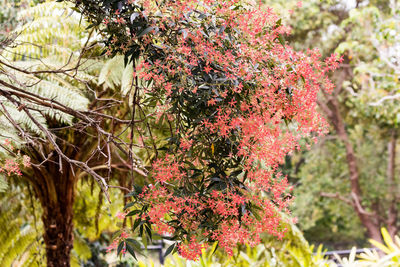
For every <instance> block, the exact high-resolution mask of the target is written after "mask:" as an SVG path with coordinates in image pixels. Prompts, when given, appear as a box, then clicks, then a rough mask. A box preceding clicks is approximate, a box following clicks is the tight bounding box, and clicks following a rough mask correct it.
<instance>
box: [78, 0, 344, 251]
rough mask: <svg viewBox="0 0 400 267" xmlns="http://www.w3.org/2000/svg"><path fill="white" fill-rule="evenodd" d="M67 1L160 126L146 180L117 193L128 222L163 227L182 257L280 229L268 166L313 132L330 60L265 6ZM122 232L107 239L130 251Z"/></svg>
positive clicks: (280, 181)
mask: <svg viewBox="0 0 400 267" xmlns="http://www.w3.org/2000/svg"><path fill="white" fill-rule="evenodd" d="M77 6H78V7H80V8H81V11H82V12H83V13H84V14H86V15H87V16H88V17H89V19H91V20H92V21H93V23H94V24H93V26H100V28H101V29H102V32H103V34H104V37H105V38H106V41H105V43H106V47H107V50H106V51H105V53H106V54H107V55H114V54H116V53H123V54H124V55H125V62H126V63H128V62H131V64H133V68H134V71H133V75H134V77H135V79H134V82H133V84H132V88H131V95H132V106H133V113H134V114H135V112H137V113H140V112H143V107H144V106H146V104H147V103H153V104H154V105H155V110H156V114H157V118H156V120H157V123H158V125H159V127H163V126H166V127H167V128H168V130H169V132H168V139H167V140H168V142H167V143H164V145H162V146H160V147H156V146H155V147H154V149H155V150H156V153H155V158H154V159H152V166H151V174H150V176H151V177H150V176H149V179H150V184H145V185H144V186H139V185H137V186H135V189H134V190H133V191H132V192H131V193H130V194H128V196H129V197H132V198H133V202H131V203H130V204H128V205H127V208H129V209H131V211H130V212H129V213H125V214H124V215H126V216H136V217H135V218H136V220H135V223H134V226H133V230H135V229H139V232H140V233H141V234H143V232H145V231H147V232H148V233H149V235H151V229H153V230H155V231H156V232H157V233H159V234H163V235H169V236H171V237H170V239H172V240H176V243H174V244H173V245H172V246H171V247H170V248H169V249H168V252H171V251H173V249H175V248H176V249H177V250H178V251H179V253H180V254H181V255H183V256H184V257H186V258H188V259H196V258H197V257H198V256H199V254H200V253H201V248H202V247H204V246H206V244H207V243H209V242H213V241H218V242H219V246H220V247H223V248H224V249H225V250H226V251H227V252H228V253H231V252H232V248H233V247H234V246H236V245H237V244H238V243H250V244H252V245H255V244H257V243H258V242H259V234H260V233H262V232H268V233H270V234H272V235H275V236H277V237H282V235H283V234H284V233H285V229H284V227H283V226H282V220H281V217H280V216H279V212H287V211H288V210H287V207H288V204H289V202H290V199H291V196H290V192H289V191H290V190H288V189H290V188H288V182H287V180H286V179H285V177H282V175H281V174H280V173H279V172H277V167H278V165H279V164H280V163H282V161H283V159H284V156H285V155H287V154H288V153H290V152H291V151H293V150H295V149H299V142H298V141H299V140H300V139H301V138H304V137H315V136H318V135H321V134H323V133H324V131H325V121H324V119H323V118H322V117H321V116H320V115H319V114H318V112H317V111H316V96H317V93H318V91H319V90H320V88H321V86H323V87H324V90H326V91H327V92H329V91H330V90H331V89H332V87H333V86H332V84H331V83H330V81H329V79H328V78H327V72H328V71H330V70H332V69H334V68H336V67H337V57H336V56H335V55H333V56H332V57H330V58H328V59H326V60H325V62H321V60H320V54H319V53H318V51H317V50H311V51H307V52H306V53H302V52H296V51H294V50H293V49H292V48H290V47H289V46H287V45H286V44H285V42H284V39H283V36H285V35H287V34H289V32H290V29H289V28H288V27H285V26H283V25H281V20H279V18H278V17H277V16H276V15H275V14H274V13H273V12H272V10H270V9H268V10H267V11H262V10H260V9H259V8H258V7H257V5H254V4H251V3H248V2H245V1H238V0H231V1H212V0H208V1H200V0H194V1H128V2H127V3H125V2H118V1H104V2H102V1H100V2H99V1H91V0H89V1H87V0H84V1H82V2H79V3H78V4H77ZM131 132H132V133H131V138H135V137H134V136H135V135H134V130H133V129H132V131H131ZM149 133H150V135H149V136H148V138H149V139H151V142H152V143H153V144H154V143H157V141H159V140H157V136H154V135H151V129H149ZM139 138H141V140H142V141H143V138H142V137H141V136H139ZM308 140H314V139H313V138H311V139H308ZM158 143H160V142H158ZM126 237H127V236H126V232H125V231H123V232H122V234H121V237H120V238H118V239H117V240H116V242H114V243H113V246H112V247H115V248H117V247H118V253H120V252H121V251H125V250H128V251H129V252H131V254H133V255H134V247H137V245H136V243H135V242H134V241H133V240H132V239H129V238H128V239H127V238H126Z"/></svg>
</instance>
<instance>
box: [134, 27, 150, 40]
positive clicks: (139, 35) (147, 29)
mask: <svg viewBox="0 0 400 267" xmlns="http://www.w3.org/2000/svg"><path fill="white" fill-rule="evenodd" d="M153 29H154V27H147V28H146V29H144V30H143V31H142V32H141V33H139V34H138V36H137V37H138V38H140V37H142V36H144V35H146V34H148V33H149V32H151V31H152V30H153Z"/></svg>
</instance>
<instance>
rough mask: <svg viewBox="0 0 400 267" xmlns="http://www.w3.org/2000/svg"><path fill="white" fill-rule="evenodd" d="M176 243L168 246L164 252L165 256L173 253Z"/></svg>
mask: <svg viewBox="0 0 400 267" xmlns="http://www.w3.org/2000/svg"><path fill="white" fill-rule="evenodd" d="M175 245H176V243H173V244H172V245H171V246H169V247H168V248H167V250H166V251H165V254H164V258H165V257H167V256H168V255H169V254H171V252H172V251H173V250H174V248H175Z"/></svg>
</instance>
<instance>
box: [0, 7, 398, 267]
mask: <svg viewBox="0 0 400 267" xmlns="http://www.w3.org/2000/svg"><path fill="white" fill-rule="evenodd" d="M40 2H41V1H28V0H15V1H10V0H0V3H1V7H2V8H1V10H0V39H1V40H4V38H6V36H7V35H8V34H9V33H10V32H11V31H12V30H13V29H15V28H18V27H22V24H19V23H22V22H21V21H19V20H18V19H17V18H18V16H17V14H18V13H19V12H21V11H22V13H20V14H24V12H25V14H26V12H27V11H26V10H27V8H28V7H35V6H37V5H38V4H39V3H40ZM262 4H263V8H267V6H271V7H273V8H274V10H275V11H276V12H278V13H279V14H280V15H281V16H282V17H283V21H284V23H286V24H288V25H291V27H292V30H293V34H292V35H291V36H290V37H288V38H287V41H288V42H289V44H290V45H292V46H293V47H295V48H296V49H311V48H319V49H320V51H321V54H322V55H323V56H328V55H329V54H330V53H333V52H336V53H339V54H341V55H342V56H343V57H344V65H343V73H345V75H344V78H340V79H339V78H338V77H337V76H333V77H332V78H333V79H334V81H335V82H336V81H338V82H340V86H341V87H342V88H343V89H342V90H341V91H340V92H339V93H338V94H337V96H336V97H337V99H338V103H339V104H340V107H339V109H340V112H341V115H342V117H343V120H344V123H345V129H346V132H347V134H348V137H349V142H350V143H351V145H352V147H353V149H354V152H355V154H356V156H357V164H358V166H359V168H358V169H359V172H360V186H361V188H362V190H363V192H364V194H363V198H362V204H363V205H365V206H366V207H369V210H368V212H376V214H377V216H381V217H385V216H387V214H386V213H385V212H386V210H387V207H388V205H389V204H388V203H390V201H391V199H388V192H389V191H390V190H393V189H394V190H395V191H396V192H399V187H398V182H397V181H398V180H399V177H398V175H397V173H398V172H399V169H397V170H396V176H397V178H396V179H395V181H396V182H395V184H393V183H389V182H388V179H387V168H388V167H387V166H388V149H387V145H388V142H389V137H390V133H391V132H393V131H394V132H397V131H398V127H399V123H400V113H399V112H400V110H399V109H400V105H399V101H398V99H400V82H399V76H400V1H394V0H386V1H384V0H370V1H362V0H358V1H356V0H354V1H350V0H349V1H346V0H304V1H302V3H301V4H299V3H298V1H297V0H264V1H262ZM43 5H44V7H46V5H47V7H48V8H49V9H50V7H51V6H52V5H55V3H54V2H51V1H49V2H45V3H44V4H43ZM73 19H74V18H70V19H69V20H70V22H71V23H73V22H74V20H73ZM75 19H76V18H75ZM64 22H65V21H64ZM75 23H76V21H75ZM74 27H75V26H74ZM74 29H75V30H74V31H73V32H72V31H71V32H70V34H71V35H73V34H75V35H76V38H77V39H79V38H82V36H84V35H85V34H87V33H85V29H84V27H81V25H80V24H76V27H75V28H74ZM47 34H57V33H55V32H50V33H47ZM37 36H39V35H37ZM58 37H61V36H58ZM64 37H65V36H64ZM68 45H71V47H69V49H72V50H73V49H74V47H72V46H73V42H67V43H65V46H67V47H68ZM0 49H2V48H0ZM50 54H52V55H54V54H53V53H50ZM109 61H112V59H111V60H109ZM120 61H121V60H119V61H118V62H119V63H118V62H117V61H116V60H115V59H114V61H113V62H114V63H113V64H114V65H112V66H116V65H118V64H121V66H122V62H120ZM116 62H117V63H116ZM103 64H104V65H103ZM107 64H111V63H109V62H108V63H107V62H103V63H102V66H103V75H101V73H102V68H101V66H99V67H98V68H97V69H94V70H93V72H92V73H91V74H90V75H93V76H96V75H97V76H98V77H99V79H101V81H100V82H101V83H104V84H106V86H112V85H116V86H122V84H124V83H125V84H126V81H125V82H123V81H122V80H123V77H122V74H121V75H118V74H115V73H117V72H118V70H123V67H120V68H115V67H110V65H107ZM110 69H113V70H115V72H114V74H115V75H114V76H113V74H111V73H110V71H109V70H110ZM105 73H107V74H108V75H106V74H105ZM104 76H107V77H109V78H107V77H104ZM106 80H107V81H106ZM158 134H162V131H160V132H159V133H158ZM346 153H347V152H346V147H345V145H344V143H343V142H342V140H340V138H339V137H338V135H337V133H336V132H335V129H334V128H333V127H332V129H331V131H330V133H329V134H328V135H327V136H325V137H322V138H321V140H319V142H318V143H317V144H316V145H315V146H313V147H312V148H310V149H309V150H308V151H303V152H301V153H297V154H294V155H292V156H290V157H287V160H286V163H285V164H284V165H282V166H281V168H282V172H283V173H284V174H286V175H287V176H288V177H289V180H290V182H291V183H292V184H293V185H294V196H295V200H294V204H293V216H296V217H297V218H298V224H297V226H294V225H289V233H288V234H287V235H286V237H285V238H284V240H276V239H274V238H272V237H268V236H264V237H263V240H264V243H263V244H262V245H259V246H258V247H255V248H250V247H238V248H237V251H236V252H235V256H234V257H233V258H228V257H227V256H226V255H224V254H223V253H221V252H220V251H218V250H216V251H215V252H214V248H209V250H208V251H207V252H206V253H205V254H204V255H203V257H202V258H201V260H200V261H199V262H197V263H194V262H186V261H184V260H183V259H182V258H180V257H179V256H178V255H176V254H174V255H173V256H169V257H168V258H167V261H166V264H165V266H334V265H333V263H328V262H327V261H326V259H324V257H323V252H324V251H325V250H326V249H329V250H331V249H349V248H351V247H353V246H358V247H368V246H371V244H370V243H369V242H368V238H369V237H368V235H367V232H366V230H365V228H364V227H363V224H362V222H361V221H360V219H359V217H358V216H357V215H356V213H355V211H354V209H353V207H352V206H351V205H349V204H348V203H346V201H343V199H344V200H349V199H350V197H349V195H350V193H351V187H350V186H349V168H348V162H347V157H346ZM149 157H151V156H149ZM144 158H145V156H144ZM398 161H399V159H398V157H396V158H395V162H396V163H398ZM15 180H16V179H15ZM77 187H79V190H78V191H77V192H79V193H78V195H77V199H76V202H75V206H74V213H75V214H74V220H75V221H74V224H75V228H76V229H75V241H74V251H73V253H72V255H73V257H72V261H73V262H72V264H73V265H74V266H135V265H138V266H151V265H152V264H154V265H155V266H157V265H158V263H157V260H155V259H154V260H151V259H149V258H147V259H145V258H141V261H140V262H136V261H134V260H133V259H131V258H129V257H126V258H124V259H122V261H120V260H119V259H118V258H117V257H116V256H115V255H110V254H109V255H107V254H106V251H105V250H106V249H105V248H106V246H107V245H108V244H109V243H110V240H111V236H112V234H113V233H114V232H115V231H116V230H117V229H119V227H117V223H118V222H116V219H115V214H116V213H117V212H118V211H120V210H122V207H123V205H124V198H123V195H122V194H121V193H120V192H118V191H112V192H113V193H112V194H111V196H110V197H111V199H112V204H110V205H102V203H103V202H104V197H103V196H102V194H101V193H100V190H99V188H98V186H96V185H93V184H92V183H91V182H89V181H88V180H86V179H81V180H80V182H79V183H78V185H77ZM326 195H330V196H332V195H335V196H336V197H326ZM339 196H340V197H339ZM340 198H342V199H340ZM373 207H376V210H373ZM398 208H399V202H398V201H397V202H396V209H398ZM39 209H40V205H39V204H38V203H36V202H35V200H34V198H32V195H31V189H30V188H29V187H28V186H27V185H26V184H25V183H24V182H23V181H18V180H17V181H14V180H13V181H12V183H7V184H5V183H4V182H1V179H0V229H1V232H0V240H2V242H1V244H0V266H43V263H44V262H45V260H44V257H45V255H44V248H43V240H42V238H41V235H40V233H41V232H42V231H41V227H42V225H41V220H40V218H38V216H40V215H39V214H41V212H40V210H39ZM397 220H398V219H397ZM383 222H384V220H382V223H381V225H379V226H380V227H385V225H384V223H383ZM119 223H121V222H119ZM124 223H125V224H126V223H128V224H129V222H124ZM398 223H399V222H398V221H396V225H398ZM380 227H379V228H380ZM382 238H383V242H384V244H382V245H381V249H382V250H383V251H384V253H386V257H383V256H382V255H378V254H376V253H374V252H373V251H366V252H365V254H363V255H362V256H361V257H362V260H364V263H365V262H367V263H366V264H365V265H360V266H384V265H383V264H389V265H386V266H400V265H399V257H400V256H399V255H400V248H399V247H400V243H399V239H398V237H393V236H390V235H388V234H387V232H384V230H383V232H382ZM306 240H307V241H306ZM310 244H312V246H311V245H310ZM320 244H323V246H324V249H323V248H322V247H321V246H319V245H320ZM372 245H375V246H378V247H379V246H380V245H379V244H377V243H373V244H372ZM385 248H386V249H385ZM314 252H315V253H314ZM313 253H314V254H313ZM383 259H384V260H387V262H383ZM152 261H153V263H152ZM339 261H340V262H341V264H342V265H343V266H358V265H356V264H358V263H357V260H356V257H355V255H354V253H353V254H351V255H350V256H349V257H348V258H346V259H340V260H339ZM360 264H361V263H360ZM368 264H370V265H368ZM374 264H375V265H374ZM377 264H378V265H377ZM380 264H382V265H380Z"/></svg>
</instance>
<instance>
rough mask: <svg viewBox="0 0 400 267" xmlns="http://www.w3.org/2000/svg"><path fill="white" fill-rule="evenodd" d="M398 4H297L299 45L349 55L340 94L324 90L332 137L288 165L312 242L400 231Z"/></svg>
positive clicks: (340, 74) (322, 102) (339, 75)
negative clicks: (398, 195) (399, 185)
mask: <svg viewBox="0 0 400 267" xmlns="http://www.w3.org/2000/svg"><path fill="white" fill-rule="evenodd" d="M274 3H275V4H279V1H274ZM396 5H398V3H397V1H369V2H368V3H367V2H366V1H355V2H354V3H350V2H346V1H322V2H320V1H304V2H303V5H302V7H301V9H298V8H297V9H296V8H293V10H294V12H295V13H294V14H295V15H293V16H291V17H290V19H291V21H292V22H291V23H290V25H293V34H292V35H291V37H290V38H291V39H290V41H291V42H292V43H293V45H294V46H295V47H298V48H300V47H304V46H305V47H309V46H310V44H312V43H314V44H315V43H318V45H317V46H318V47H319V48H320V49H321V51H322V52H323V53H324V54H325V53H326V54H329V53H331V52H332V51H336V52H338V53H341V54H343V55H344V56H345V57H344V59H345V60H344V63H342V65H341V68H340V70H339V71H337V72H335V74H334V75H333V76H332V77H331V78H332V79H333V81H334V83H335V84H336V89H335V91H334V93H333V94H332V95H327V94H325V95H321V98H320V99H319V102H318V103H319V106H320V108H321V109H322V110H323V111H324V113H325V114H326V117H327V118H328V119H329V121H330V123H331V125H332V133H331V135H329V136H327V137H326V138H325V139H323V141H322V143H321V145H317V146H315V148H314V149H313V150H312V151H311V152H310V153H305V154H303V155H302V156H301V155H298V156H297V159H296V157H295V158H292V160H293V162H292V163H290V161H288V166H289V165H290V164H293V169H292V173H291V176H292V178H294V177H298V178H300V179H299V180H297V179H295V178H294V179H293V180H292V181H293V182H295V183H298V184H300V186H299V187H298V190H297V196H298V199H297V200H296V211H295V213H296V214H297V215H298V216H299V218H300V219H299V221H300V224H301V225H302V226H303V229H305V230H306V237H307V238H309V239H310V240H318V241H319V242H321V241H322V240H324V241H325V242H326V241H327V240H326V239H327V238H328V239H330V240H332V241H334V242H336V243H337V242H338V240H342V241H344V242H351V243H352V242H354V240H358V241H359V242H363V240H365V238H364V237H363V234H362V232H361V231H360V230H358V228H359V226H360V225H362V226H364V229H365V230H366V231H367V233H368V236H369V237H371V238H374V239H376V240H379V241H381V233H380V227H381V226H385V225H386V226H387V227H389V228H391V229H392V230H391V231H389V232H390V234H391V235H392V236H393V235H394V233H395V232H396V231H397V224H398V218H397V215H396V214H397V209H398V201H396V200H394V198H393V194H394V192H396V191H397V186H396V184H397V182H396V180H397V179H396V178H395V177H396V171H395V169H394V167H395V165H396V155H395V143H396V142H395V140H394V139H393V138H395V136H396V133H395V132H396V128H397V126H396V125H397V122H396V118H395V116H396V115H395V114H397V112H396V109H395V106H396V104H395V102H394V101H396V100H395V99H396V98H397V97H396V93H395V91H396V89H395V88H398V83H397V80H396V76H397V75H396V74H394V73H395V69H396V67H395V66H394V65H393V64H392V63H395V62H397V59H396V55H397V54H398V53H396V52H395V51H396V49H397V48H396V47H397V46H396V43H397V42H398V41H396V39H395V37H394V36H396V34H395V35H391V34H394V32H396V31H398V29H397V28H396V26H394V25H398V23H396V22H395V21H396V20H397V19H398V14H396V12H397V10H398V7H397V6H396ZM292 6H293V7H295V3H292ZM302 10H303V11H304V12H303V11H302ZM305 11H307V12H305ZM288 16H289V15H288ZM391 62H392V63H391ZM395 64H396V63H395ZM393 67H394V68H393ZM387 101H389V102H387ZM383 103H385V104H383ZM390 103H393V104H394V105H391V104H390ZM382 104H383V105H382ZM390 136H393V137H390ZM388 144H390V145H388ZM303 163H305V164H303ZM315 177H320V178H321V179H318V180H315ZM345 181H346V183H344V182H345ZM371 184H374V185H375V186H371ZM390 195H392V197H389V196H390ZM311 199H313V200H312V202H311ZM311 203H312V204H311ZM354 214H357V218H356V217H355V216H354ZM310 218H311V219H310ZM389 225H390V226H389ZM324 229H325V230H324ZM328 229H329V230H328ZM332 230H333V231H332ZM321 232H322V233H326V235H324V234H322V235H321ZM335 232H336V234H335ZM347 246H348V245H347Z"/></svg>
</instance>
